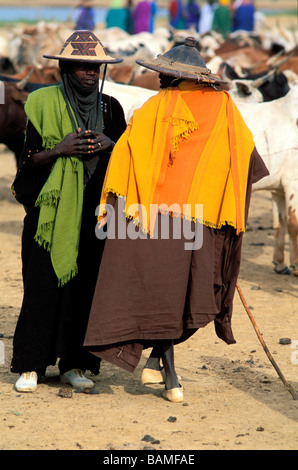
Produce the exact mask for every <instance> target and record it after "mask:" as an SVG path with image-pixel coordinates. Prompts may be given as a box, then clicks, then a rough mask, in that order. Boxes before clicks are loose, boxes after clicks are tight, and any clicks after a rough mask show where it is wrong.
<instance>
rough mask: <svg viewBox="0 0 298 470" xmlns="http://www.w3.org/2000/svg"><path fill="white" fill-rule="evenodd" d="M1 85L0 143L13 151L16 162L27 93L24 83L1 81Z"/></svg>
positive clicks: (23, 129) (22, 141)
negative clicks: (2, 89)
mask: <svg viewBox="0 0 298 470" xmlns="http://www.w3.org/2000/svg"><path fill="white" fill-rule="evenodd" d="M3 86H4V104H0V143H2V144H5V145H6V146H7V147H8V148H9V149H10V150H11V151H12V152H14V154H15V157H16V162H17V164H18V163H19V160H20V156H21V152H22V149H23V145H24V138H25V128H26V115H25V111H24V102H25V101H26V98H27V96H28V93H26V92H24V91H23V86H24V84H21V85H20V84H19V83H9V82H3Z"/></svg>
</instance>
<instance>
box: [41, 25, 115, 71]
mask: <svg viewBox="0 0 298 470" xmlns="http://www.w3.org/2000/svg"><path fill="white" fill-rule="evenodd" d="M43 57H45V58H47V59H57V60H72V61H76V62H92V63H100V64H114V63H117V62H122V61H123V59H117V58H115V57H111V56H110V55H108V54H107V52H106V50H105V48H104V46H103V45H102V43H101V41H100V40H99V39H98V37H96V36H95V34H94V33H92V31H87V30H82V31H74V32H73V34H72V35H71V36H70V37H69V38H68V39H67V40H66V41H65V43H64V45H63V47H62V49H61V51H60V52H59V54H57V55H44V56H43Z"/></svg>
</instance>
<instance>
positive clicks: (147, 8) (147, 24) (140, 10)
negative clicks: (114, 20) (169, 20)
mask: <svg viewBox="0 0 298 470" xmlns="http://www.w3.org/2000/svg"><path fill="white" fill-rule="evenodd" d="M151 15H152V9H151V2H150V1H149V0H142V1H140V2H139V3H138V4H137V5H136V7H135V9H134V10H133V14H132V16H133V21H134V33H135V34H138V33H142V32H143V31H148V32H149V31H150V29H151Z"/></svg>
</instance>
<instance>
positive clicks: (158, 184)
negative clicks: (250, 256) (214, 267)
mask: <svg viewBox="0 0 298 470" xmlns="http://www.w3.org/2000/svg"><path fill="white" fill-rule="evenodd" d="M253 148H254V141H253V137H252V135H251V132H250V130H249V129H248V128H247V126H246V124H245V123H244V121H243V118H242V116H241V114H240V112H239V111H238V109H237V107H236V106H235V104H234V103H233V101H232V99H231V98H230V96H229V94H228V93H226V92H219V91H215V90H213V89H211V88H205V87H204V88H203V87H200V86H198V85H197V84H193V83H191V82H189V81H183V82H182V83H181V84H180V85H179V87H178V88H175V89H165V90H161V91H160V92H159V93H158V94H157V95H155V96H153V97H151V98H150V99H149V100H148V101H147V102H146V103H145V104H144V105H143V106H142V108H140V109H138V110H136V111H135V112H134V115H133V117H132V119H131V121H130V123H129V124H128V126H127V129H126V131H125V133H124V134H123V135H122V136H121V138H120V139H119V141H118V142H117V144H116V146H115V148H114V150H113V153H112V156H111V159H110V162H109V167H108V170H107V173H106V178H105V182H104V186H103V191H102V195H101V211H100V214H99V219H100V218H101V217H102V215H103V214H104V208H105V204H106V202H107V197H108V194H109V193H113V194H115V195H117V196H118V197H124V198H125V200H126V216H127V217H128V218H132V219H135V221H136V224H139V226H140V228H141V229H142V230H143V231H145V232H147V233H149V234H150V233H151V232H152V226H153V225H152V221H153V222H154V218H155V216H156V208H158V210H161V211H162V210H163V209H164V207H168V208H171V206H172V207H174V210H173V211H171V212H173V214H174V215H175V216H181V217H185V218H187V219H188V220H193V221H195V222H201V223H204V224H205V225H207V226H210V227H214V228H220V227H221V226H222V225H224V224H229V225H232V226H233V227H235V228H236V230H237V233H238V234H239V233H240V232H241V231H244V230H245V200H246V185H247V176H248V169H249V161H250V156H251V153H252V151H253ZM197 204H203V219H201V220H198V219H197V217H196V210H195V208H196V205H197ZM136 205H137V206H136ZM177 207H178V210H176V208H177ZM152 208H155V209H154V210H153V211H152V210H151V209H152ZM179 208H180V209H179Z"/></svg>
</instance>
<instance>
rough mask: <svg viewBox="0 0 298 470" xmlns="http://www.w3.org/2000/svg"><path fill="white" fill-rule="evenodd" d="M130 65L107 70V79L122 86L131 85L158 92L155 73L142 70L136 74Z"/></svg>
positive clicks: (156, 74)
mask: <svg viewBox="0 0 298 470" xmlns="http://www.w3.org/2000/svg"><path fill="white" fill-rule="evenodd" d="M134 70H135V68H134V67H133V66H132V65H126V64H125V65H118V66H116V67H111V68H109V69H108V76H109V79H110V80H112V81H113V82H115V83H120V84H123V85H133V86H138V87H141V88H146V89H147V90H159V85H160V84H159V78H158V73H157V72H152V71H150V70H144V71H143V68H142V72H141V73H138V74H136V73H135V71H134Z"/></svg>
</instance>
